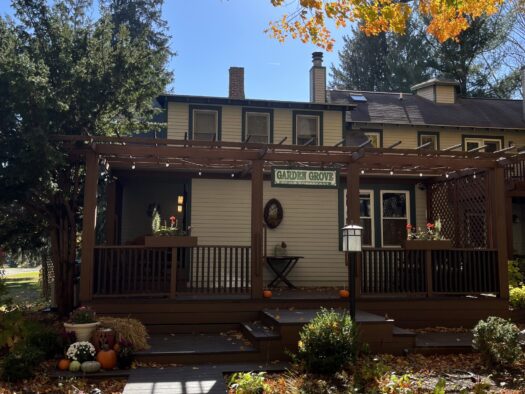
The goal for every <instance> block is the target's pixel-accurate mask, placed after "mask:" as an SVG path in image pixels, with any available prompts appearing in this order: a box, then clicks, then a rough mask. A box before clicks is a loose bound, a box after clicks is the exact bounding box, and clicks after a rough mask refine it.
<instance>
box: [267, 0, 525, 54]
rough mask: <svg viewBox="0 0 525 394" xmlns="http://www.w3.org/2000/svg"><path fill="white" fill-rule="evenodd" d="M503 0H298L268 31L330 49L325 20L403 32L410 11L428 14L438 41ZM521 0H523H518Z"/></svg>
mask: <svg viewBox="0 0 525 394" xmlns="http://www.w3.org/2000/svg"><path fill="white" fill-rule="evenodd" d="M270 1H271V3H272V5H273V6H274V7H281V6H283V5H289V2H287V1H286V0H270ZM503 1H504V0H419V1H417V2H416V1H409V0H337V1H328V0H297V1H296V3H297V4H296V5H297V7H296V9H295V10H294V11H293V12H291V13H286V14H284V15H283V16H282V18H281V19H280V20H277V21H273V22H270V26H269V28H268V29H267V32H268V33H269V34H270V35H271V36H272V37H274V38H276V39H277V40H279V41H281V42H283V41H284V40H285V39H286V38H288V37H292V38H294V39H300V40H301V41H303V42H305V43H306V42H311V43H312V44H315V45H317V46H319V47H321V48H323V49H325V50H327V51H331V50H332V49H333V45H334V39H333V37H332V35H331V33H330V30H329V29H328V28H327V25H326V23H327V20H333V21H334V22H335V26H336V27H346V26H347V25H348V23H352V22H359V28H360V29H361V30H362V31H363V32H364V33H365V34H366V35H377V34H379V33H381V32H393V33H399V34H403V33H404V32H405V28H406V24H407V21H408V19H409V17H410V15H411V13H412V12H413V11H416V10H417V12H419V13H420V14H421V15H423V16H425V17H427V18H428V19H429V20H430V23H429V24H428V26H427V33H428V34H430V35H432V36H434V37H435V38H436V39H437V40H438V41H439V42H445V41H447V40H456V39H457V37H458V36H459V35H460V34H461V32H463V31H465V30H466V29H467V28H468V27H469V21H470V20H473V19H476V18H479V17H480V16H482V15H493V14H495V13H496V12H497V11H498V9H499V8H500V7H501V5H502V4H503ZM520 1H524V0H520Z"/></svg>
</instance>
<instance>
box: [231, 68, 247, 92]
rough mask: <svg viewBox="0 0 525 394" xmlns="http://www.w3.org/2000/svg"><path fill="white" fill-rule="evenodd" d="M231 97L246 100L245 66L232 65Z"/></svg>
mask: <svg viewBox="0 0 525 394" xmlns="http://www.w3.org/2000/svg"><path fill="white" fill-rule="evenodd" d="M228 97H229V98H231V99H241V100H244V67H230V89H229V95H228Z"/></svg>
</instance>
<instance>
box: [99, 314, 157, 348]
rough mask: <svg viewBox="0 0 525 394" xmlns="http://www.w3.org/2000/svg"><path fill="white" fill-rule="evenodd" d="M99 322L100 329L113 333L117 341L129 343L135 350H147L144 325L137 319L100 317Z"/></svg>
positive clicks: (146, 333) (146, 336)
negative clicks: (103, 328) (108, 329)
mask: <svg viewBox="0 0 525 394" xmlns="http://www.w3.org/2000/svg"><path fill="white" fill-rule="evenodd" d="M99 321H100V324H101V326H102V327H106V328H111V329H112V330H113V331H115V334H116V336H117V341H121V340H122V339H124V340H126V341H129V342H131V343H132V344H133V348H134V349H135V350H145V349H149V347H150V346H149V344H148V338H149V335H148V332H147V331H146V327H144V324H142V323H141V322H140V321H138V320H137V319H132V318H129V317H127V318H119V317H107V316H104V317H102V316H101V317H100V318H99Z"/></svg>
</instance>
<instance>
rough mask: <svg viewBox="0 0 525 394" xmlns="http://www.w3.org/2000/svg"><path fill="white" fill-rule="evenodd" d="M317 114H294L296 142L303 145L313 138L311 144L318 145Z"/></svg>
mask: <svg viewBox="0 0 525 394" xmlns="http://www.w3.org/2000/svg"><path fill="white" fill-rule="evenodd" d="M319 127H320V126H319V116H316V115H296V137H295V139H296V144H297V145H304V144H306V143H307V142H308V141H310V140H311V139H312V138H313V142H312V143H311V145H319Z"/></svg>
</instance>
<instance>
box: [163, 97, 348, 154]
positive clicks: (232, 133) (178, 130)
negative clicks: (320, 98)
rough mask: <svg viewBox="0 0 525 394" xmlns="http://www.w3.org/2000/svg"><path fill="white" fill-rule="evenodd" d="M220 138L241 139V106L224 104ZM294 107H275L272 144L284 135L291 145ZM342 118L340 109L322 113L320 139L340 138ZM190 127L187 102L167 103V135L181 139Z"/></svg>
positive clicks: (331, 142) (327, 141)
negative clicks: (321, 135) (292, 108)
mask: <svg viewBox="0 0 525 394" xmlns="http://www.w3.org/2000/svg"><path fill="white" fill-rule="evenodd" d="M221 108H222V124H221V126H222V127H221V140H222V141H228V142H240V141H241V138H242V107H241V106H235V105H223V106H221ZM292 113H293V110H291V109H274V115H273V116H274V120H273V141H274V142H275V143H277V142H279V141H281V140H282V139H283V138H284V137H287V138H288V139H287V140H286V142H285V144H293V140H292V135H293V133H292V128H293V118H292V116H293V115H292ZM342 122H343V119H342V115H341V111H324V112H323V142H324V144H325V145H334V144H336V143H337V142H339V141H340V140H341V139H342V138H343V137H342V135H343V123H342ZM188 130H189V105H188V104H184V103H173V102H170V103H168V138H172V139H183V138H184V133H186V132H187V131H188Z"/></svg>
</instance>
